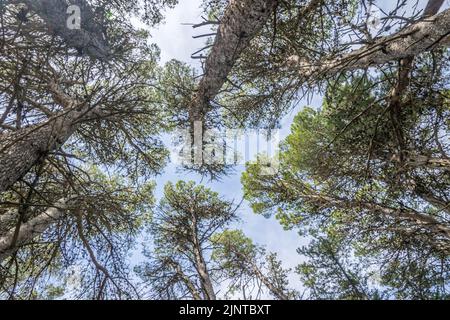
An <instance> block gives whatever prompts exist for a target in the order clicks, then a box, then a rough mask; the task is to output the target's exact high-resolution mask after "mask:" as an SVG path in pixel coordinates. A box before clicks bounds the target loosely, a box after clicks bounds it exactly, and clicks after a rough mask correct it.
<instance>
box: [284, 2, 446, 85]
mask: <svg viewBox="0 0 450 320" xmlns="http://www.w3.org/2000/svg"><path fill="white" fill-rule="evenodd" d="M429 10H431V9H429ZM449 34H450V9H447V10H445V11H444V12H442V13H440V14H437V15H434V16H431V17H428V18H425V19H423V20H420V21H418V22H417V23H414V24H413V25H411V26H409V27H407V28H405V29H403V30H401V31H400V32H398V33H396V34H393V35H390V36H386V37H382V38H380V39H378V40H376V42H375V43H374V44H370V45H366V46H363V47H362V48H360V49H357V50H354V51H352V52H350V53H348V54H345V55H344V56H343V57H341V58H337V59H330V60H324V61H318V62H317V63H315V64H314V65H311V64H310V63H308V62H305V61H302V60H301V58H299V57H297V56H294V57H291V58H290V59H289V62H288V64H289V65H290V66H294V67H295V68H297V70H298V72H299V74H300V76H301V77H305V78H308V77H315V76H318V75H319V76H320V75H324V74H334V73H337V72H341V71H348V70H355V69H365V68H368V67H371V66H377V65H381V64H384V63H387V62H390V61H395V60H400V59H403V58H407V57H410V56H415V55H418V54H420V53H423V52H426V51H429V50H431V49H432V48H434V47H437V46H444V47H446V46H448V45H450V36H449Z"/></svg>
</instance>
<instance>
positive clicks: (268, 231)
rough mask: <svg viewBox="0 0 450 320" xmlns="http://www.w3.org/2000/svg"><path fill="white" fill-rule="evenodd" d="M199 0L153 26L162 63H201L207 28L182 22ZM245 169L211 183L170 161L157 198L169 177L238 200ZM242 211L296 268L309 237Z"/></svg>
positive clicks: (196, 18)
mask: <svg viewBox="0 0 450 320" xmlns="http://www.w3.org/2000/svg"><path fill="white" fill-rule="evenodd" d="M395 2H396V1H392V0H382V1H377V2H376V3H377V5H378V6H379V7H380V8H381V9H383V10H386V11H388V10H389V8H390V7H392V6H394V5H395ZM415 2H416V1H414V0H411V5H413V4H415ZM426 2H427V1H426V0H420V1H419V8H423V7H424V5H425V3H426ZM200 3H201V0H183V1H180V4H178V5H177V6H176V8H174V9H172V10H168V11H167V12H166V22H165V23H164V24H163V25H161V26H159V27H157V28H155V29H152V30H151V34H152V39H151V41H152V42H154V43H156V44H157V45H158V46H159V47H160V49H161V63H162V64H163V63H165V62H167V61H169V60H171V59H177V60H180V61H183V62H186V63H188V64H190V65H191V66H194V67H196V68H198V67H199V63H198V61H197V60H193V59H191V54H192V53H194V52H195V51H197V50H198V49H200V48H202V47H203V46H204V41H205V40H204V38H203V39H202V38H200V39H193V38H192V36H193V35H196V34H201V33H207V31H208V30H206V29H202V30H194V29H193V28H191V27H190V26H187V25H184V24H183V23H198V22H200V21H202V19H201V15H202V12H201V9H200V8H199V7H200ZM448 5H449V1H448V0H447V3H446V6H448ZM320 104H321V98H320V97H313V99H312V101H311V102H310V103H307V102H306V101H299V103H298V107H297V108H296V109H294V110H293V111H292V112H291V113H290V114H289V115H287V116H286V117H285V119H284V120H283V121H282V126H281V138H284V137H286V135H287V134H289V131H290V125H291V123H292V120H293V117H294V116H295V114H296V113H297V112H298V111H299V108H301V107H303V106H305V105H310V106H313V107H319V106H320ZM243 169H244V167H243V166H237V167H236V168H235V170H236V172H235V174H233V175H231V176H229V177H225V178H223V179H222V180H221V181H220V182H212V183H210V182H208V181H207V179H203V180H202V178H201V177H200V176H197V175H194V174H187V173H185V172H182V171H180V170H177V167H176V165H174V164H170V165H169V166H167V168H166V169H165V171H164V174H163V175H162V176H159V177H157V179H156V181H157V189H156V196H157V198H158V199H159V198H160V197H161V195H162V190H163V187H164V185H165V184H166V183H167V182H169V181H173V182H176V181H178V180H194V181H196V182H198V183H200V182H202V183H203V184H206V185H208V186H209V187H211V188H212V189H213V190H214V191H217V192H219V193H220V194H221V195H222V196H223V197H225V198H227V199H235V200H236V202H240V200H241V199H242V196H243V193H242V186H241V183H240V176H241V173H242V171H243ZM239 215H240V218H241V219H242V221H241V223H239V224H238V225H237V226H236V227H237V228H240V229H242V230H243V231H244V232H245V233H246V235H247V236H249V237H251V238H252V239H253V240H254V241H255V242H256V243H258V244H260V245H264V246H265V247H266V248H267V249H268V250H270V251H273V252H277V253H278V254H279V257H280V258H281V259H282V261H283V263H284V266H285V267H291V268H293V267H295V266H296V265H297V264H298V263H299V262H301V257H300V256H299V255H298V254H297V252H296V249H297V248H298V247H300V246H302V245H305V244H306V243H307V239H304V238H301V237H300V236H299V235H298V234H297V233H296V232H295V231H284V230H283V229H282V228H281V226H280V225H279V223H278V222H277V221H276V220H275V219H273V218H270V219H266V218H264V217H262V216H259V215H255V214H254V213H252V211H251V209H250V208H249V207H248V205H247V204H246V203H244V204H243V205H242V207H241V210H240V213H239ZM139 250H140V249H139ZM141 258H142V257H141V256H140V254H136V255H134V256H133V261H134V262H137V261H139V260H141ZM291 280H292V281H291V282H292V285H293V287H297V288H299V285H300V284H299V281H298V279H295V275H293V278H292V279H291Z"/></svg>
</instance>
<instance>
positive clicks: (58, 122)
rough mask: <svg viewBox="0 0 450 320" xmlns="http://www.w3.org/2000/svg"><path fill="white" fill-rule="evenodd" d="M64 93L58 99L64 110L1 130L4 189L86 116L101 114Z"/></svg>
mask: <svg viewBox="0 0 450 320" xmlns="http://www.w3.org/2000/svg"><path fill="white" fill-rule="evenodd" d="M69 99H70V98H68V97H67V96H65V95H63V94H62V93H56V92H55V100H56V101H57V102H58V103H61V104H62V105H64V106H65V108H64V111H63V112H62V113H61V114H58V115H56V116H54V117H53V118H51V119H49V120H48V121H46V122H45V123H40V124H37V125H34V126H30V127H26V128H23V129H20V130H18V131H14V132H8V133H3V134H0V192H3V191H5V190H7V189H8V188H9V187H11V186H12V185H13V184H14V183H15V182H16V181H18V180H19V179H20V178H22V177H23V176H24V175H25V174H26V173H27V172H28V171H29V170H30V169H31V168H32V167H33V166H34V165H35V164H36V163H38V162H39V161H40V160H41V159H42V158H43V157H45V156H46V155H47V154H48V153H49V152H51V151H54V150H56V149H58V148H59V147H60V146H61V145H62V144H64V143H65V142H66V141H67V140H68V139H69V138H70V136H71V135H72V134H73V133H74V132H75V131H76V130H77V128H78V126H79V125H80V124H81V122H82V121H83V120H85V119H88V118H91V117H93V116H96V115H98V112H99V111H98V110H96V109H95V108H89V106H84V107H83V106H80V107H79V106H78V104H77V103H76V102H75V101H70V100H69Z"/></svg>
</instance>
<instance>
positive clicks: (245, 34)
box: [189, 0, 277, 123]
mask: <svg viewBox="0 0 450 320" xmlns="http://www.w3.org/2000/svg"><path fill="white" fill-rule="evenodd" d="M276 3H277V0H231V1H230V4H229V5H228V7H227V9H226V10H225V13H224V15H223V17H222V19H221V21H220V26H219V28H218V31H217V36H216V39H215V41H214V44H213V47H212V50H211V52H210V54H209V56H208V58H207V59H206V62H205V68H204V69H205V73H204V76H203V78H202V79H201V80H200V83H199V86H198V90H197V91H196V93H195V94H194V96H193V97H192V101H191V106H190V110H189V113H190V120H191V122H192V123H193V122H194V121H202V120H203V116H204V114H205V113H206V112H207V111H208V109H209V102H210V101H211V100H212V99H214V97H215V96H216V95H217V94H218V92H219V90H220V89H221V88H222V86H223V84H224V83H225V81H226V79H227V76H228V74H229V73H230V71H231V69H232V68H233V66H234V64H235V63H236V61H237V59H238V58H239V56H240V55H241V53H242V51H244V49H245V48H247V47H248V45H249V43H250V41H251V40H252V39H253V38H254V37H255V36H256V35H257V34H258V32H260V30H261V29H262V27H263V26H264V24H265V23H266V22H267V20H268V19H269V17H270V14H271V13H272V12H273V10H274V8H275V5H276Z"/></svg>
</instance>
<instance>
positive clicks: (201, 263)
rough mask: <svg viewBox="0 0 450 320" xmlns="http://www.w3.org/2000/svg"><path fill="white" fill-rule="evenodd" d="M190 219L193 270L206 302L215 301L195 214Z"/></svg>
mask: <svg viewBox="0 0 450 320" xmlns="http://www.w3.org/2000/svg"><path fill="white" fill-rule="evenodd" d="M191 219H192V221H191V222H192V243H193V251H194V256H195V257H194V258H195V268H196V270H197V273H198V275H199V277H200V282H201V284H202V288H203V290H204V295H205V299H206V300H216V294H215V292H214V287H213V285H212V281H211V276H210V275H209V272H208V268H207V266H206V263H205V259H204V257H203V253H202V248H201V245H200V241H199V239H198V233H197V216H196V215H195V212H192V213H191Z"/></svg>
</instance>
